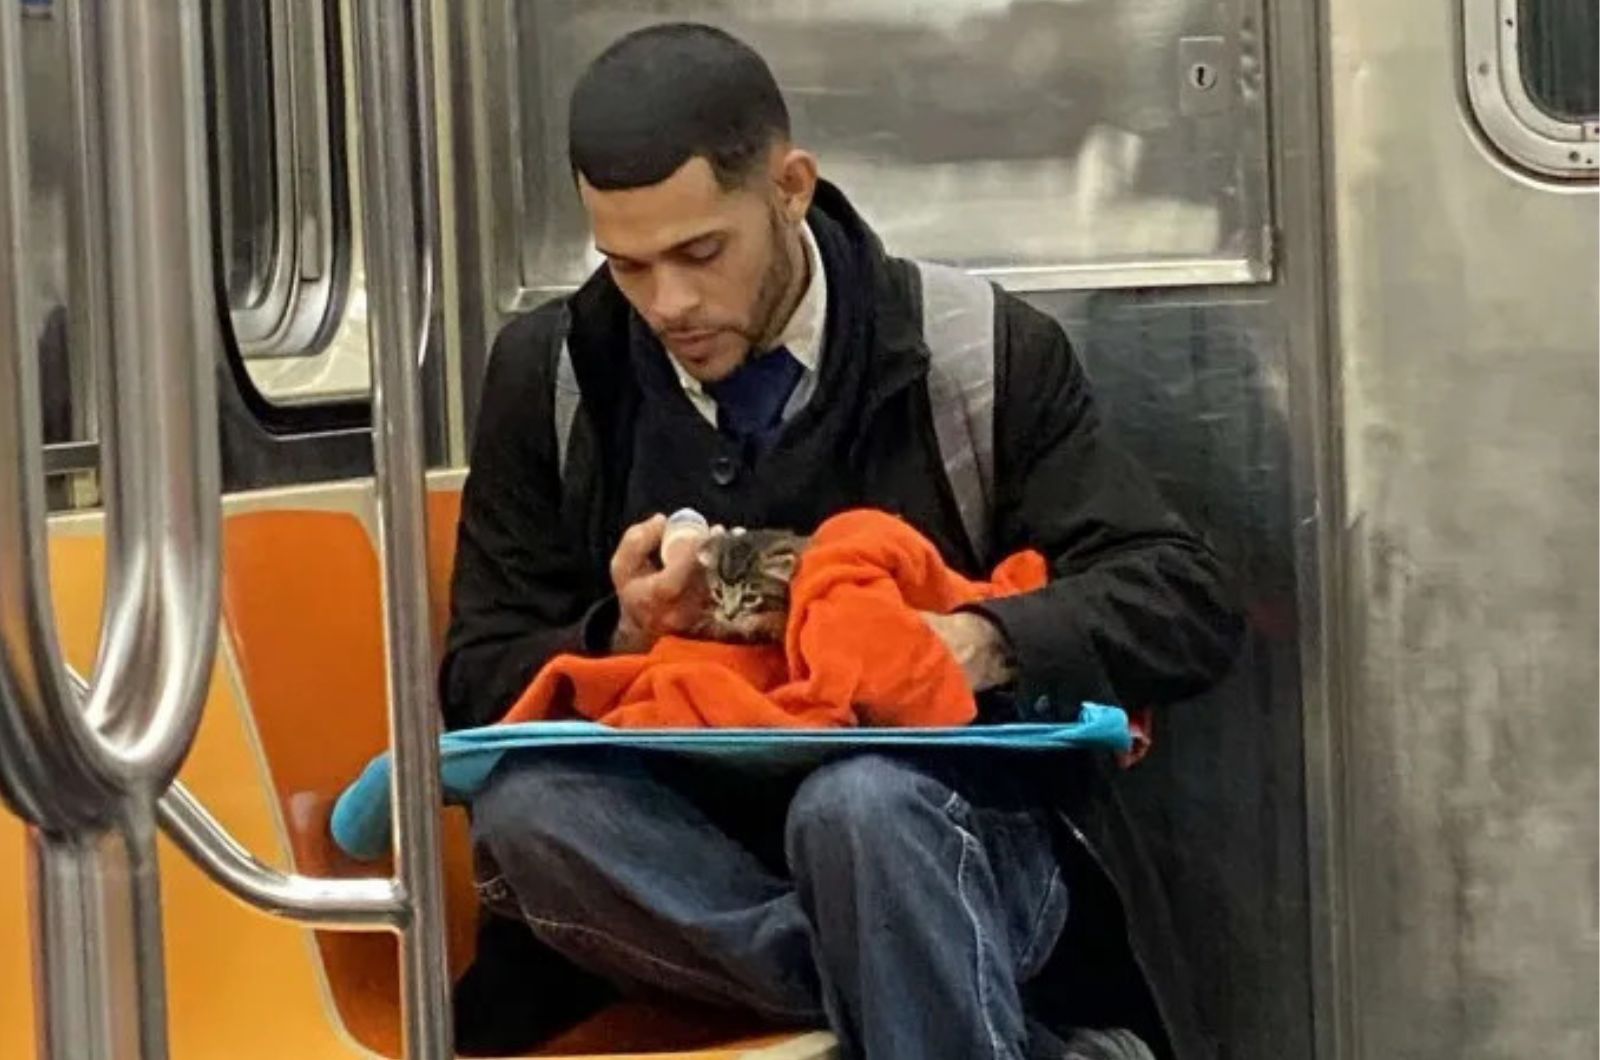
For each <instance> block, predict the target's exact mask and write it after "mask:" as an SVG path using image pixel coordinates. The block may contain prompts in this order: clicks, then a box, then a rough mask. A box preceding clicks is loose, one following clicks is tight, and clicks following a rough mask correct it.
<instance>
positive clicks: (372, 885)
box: [156, 780, 406, 931]
mask: <svg viewBox="0 0 1600 1060" xmlns="http://www.w3.org/2000/svg"><path fill="white" fill-rule="evenodd" d="M156 809H157V812H158V814H159V816H160V821H161V830H162V831H164V832H166V833H167V837H168V838H169V839H171V840H172V841H173V842H174V843H176V844H177V846H178V848H179V849H180V850H182V851H183V852H184V853H185V854H187V855H188V857H189V860H190V861H192V862H194V864H195V865H196V866H198V867H199V868H200V870H201V871H203V872H204V873H205V874H206V875H207V876H209V877H210V878H211V879H212V880H213V881H215V882H216V883H217V884H219V885H220V886H221V887H222V888H223V889H224V890H226V891H228V892H229V893H230V894H232V895H233V896H234V897H235V898H238V899H239V900H240V901H242V902H244V903H245V904H247V905H250V906H253V907H255V908H256V909H259V910H261V911H262V912H264V913H271V914H272V915H274V916H279V917H283V918H284V919H286V920H293V921H295V922H297V923H301V924H309V925H312V926H315V927H325V928H339V929H341V930H346V931H388V930H394V929H395V928H397V927H398V926H399V925H400V924H401V922H402V920H403V918H404V916H405V909H406V905H405V899H404V897H403V895H402V894H401V891H400V888H399V885H398V884H396V882H395V881H394V880H392V879H388V878H364V879H319V878H317V877H314V876H301V875H299V874H298V873H289V872H282V871H280V870H278V869H275V868H273V867H272V866H270V865H267V864H265V863H263V862H262V861H260V860H259V859H258V858H256V856H255V855H254V854H252V853H250V851H248V850H246V849H245V848H244V847H243V846H242V845H240V843H239V842H238V841H237V840H235V839H234V838H233V837H232V836H231V835H229V834H228V833H227V831H226V830H225V829H224V828H223V827H222V825H221V824H220V823H219V822H218V821H217V819H216V818H215V817H213V816H211V814H210V812H209V811H207V810H206V808H205V807H204V806H202V805H201V804H200V802H199V801H198V800H197V799H196V798H195V797H194V796H193V795H191V794H190V793H189V791H188V789H186V788H185V787H184V786H183V784H182V783H181V782H180V781H176V780H175V781H173V782H172V786H171V787H169V788H168V789H167V790H166V792H165V793H164V794H163V795H162V796H161V801H160V802H159V803H157V806H156Z"/></svg>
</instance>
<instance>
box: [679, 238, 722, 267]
mask: <svg viewBox="0 0 1600 1060" xmlns="http://www.w3.org/2000/svg"><path fill="white" fill-rule="evenodd" d="M721 253H722V240H720V239H707V240H704V241H702V242H699V243H691V244H690V245H689V246H687V247H684V248H683V256H684V257H685V258H688V259H689V260H690V261H692V262H694V263H695V264H696V265H705V264H706V263H708V262H710V261H711V260H712V259H714V258H715V257H716V256H717V255H718V254H721Z"/></svg>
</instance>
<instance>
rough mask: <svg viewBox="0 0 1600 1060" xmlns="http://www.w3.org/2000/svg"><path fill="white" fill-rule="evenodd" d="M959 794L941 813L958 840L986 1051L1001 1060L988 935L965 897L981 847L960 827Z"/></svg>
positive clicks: (960, 893) (961, 893)
mask: <svg viewBox="0 0 1600 1060" xmlns="http://www.w3.org/2000/svg"><path fill="white" fill-rule="evenodd" d="M962 801H963V800H962V798H961V795H960V794H959V793H952V794H951V795H950V798H949V800H947V801H946V802H945V804H944V811H943V812H944V814H945V816H946V817H947V818H949V820H950V823H951V825H952V826H953V827H954V828H955V830H956V832H957V834H958V835H959V836H960V837H961V857H960V858H959V859H958V860H957V862H956V895H957V897H959V898H960V899H961V908H962V910H964V911H965V912H966V914H967V920H968V922H969V923H971V924H972V937H973V942H974V944H975V950H974V952H973V955H972V957H973V960H972V964H973V972H974V977H975V978H976V979H977V992H978V1011H979V1012H981V1013H983V1029H984V1032H985V1033H986V1034H988V1036H989V1052H990V1055H991V1056H993V1057H994V1058H995V1060H1002V1058H1001V1049H1000V1036H999V1035H998V1034H997V1033H995V1029H994V1021H993V1019H992V1017H991V1014H990V1012H989V997H988V994H989V991H988V989H987V986H988V976H986V975H985V974H984V968H983V953H984V949H985V948H986V947H987V946H988V936H987V935H985V934H984V932H983V922H982V921H981V920H979V919H978V914H977V911H976V910H975V909H973V908H972V900H971V899H970V898H969V897H968V896H967V860H968V856H969V855H971V854H974V853H977V854H982V852H983V848H982V847H981V846H980V845H979V843H978V838H977V837H976V836H974V835H973V834H972V833H971V832H969V831H967V830H966V829H965V828H963V827H962V826H961V824H960V822H958V821H957V820H956V819H955V817H954V816H952V811H953V810H954V809H955V808H956V806H957V805H958V804H960V803H961V802H962Z"/></svg>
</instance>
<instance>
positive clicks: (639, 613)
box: [611, 515, 705, 653]
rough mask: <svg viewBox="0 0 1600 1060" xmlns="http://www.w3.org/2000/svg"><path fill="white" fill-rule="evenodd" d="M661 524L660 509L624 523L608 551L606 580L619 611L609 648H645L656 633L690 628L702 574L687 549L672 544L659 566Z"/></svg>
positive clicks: (696, 616) (700, 606)
mask: <svg viewBox="0 0 1600 1060" xmlns="http://www.w3.org/2000/svg"><path fill="white" fill-rule="evenodd" d="M666 528H667V517H666V516H664V515H656V516H652V517H651V518H649V519H646V520H645V521H644V522H642V523H636V524H634V525H633V526H630V527H629V528H628V531H627V532H626V533H625V534H623V535H622V542H621V543H620V544H619V545H617V553H616V555H615V556H613V557H611V584H612V586H613V587H614V588H615V589H616V591H617V603H618V604H619V605H620V612H621V618H620V619H619V620H618V622H617V632H616V634H615V635H614V636H613V637H612V638H611V650H612V651H614V652H619V653H634V652H643V651H648V650H649V649H650V646H651V645H652V644H654V643H655V642H656V641H657V640H658V639H660V638H661V637H664V636H667V635H669V634H674V633H687V632H689V631H690V630H692V629H693V628H694V626H695V624H696V623H697V622H698V621H699V620H700V616H701V614H702V613H703V612H704V611H705V580H704V579H703V578H702V577H701V576H700V564H699V561H698V560H697V559H696V558H695V555H694V552H693V550H677V551H678V554H677V556H676V557H675V558H674V560H673V562H672V564H671V565H669V566H667V567H662V566H661V563H660V550H661V536H662V534H663V533H664V532H665V531H666Z"/></svg>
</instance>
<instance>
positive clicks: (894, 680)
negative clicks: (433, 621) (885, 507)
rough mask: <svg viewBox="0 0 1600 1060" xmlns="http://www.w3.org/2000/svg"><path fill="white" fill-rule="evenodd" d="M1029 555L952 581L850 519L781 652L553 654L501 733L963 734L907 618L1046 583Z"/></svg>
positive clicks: (673, 648)
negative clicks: (543, 726)
mask: <svg viewBox="0 0 1600 1060" xmlns="http://www.w3.org/2000/svg"><path fill="white" fill-rule="evenodd" d="M1047 574H1048V571H1047V568H1046V565H1045V560H1044V557H1043V556H1042V555H1040V554H1039V553H1037V552H1031V551H1030V552H1020V553H1018V554H1017V555H1015V556H1012V557H1010V558H1009V559H1007V560H1006V561H1005V562H1004V563H1002V564H1000V566H999V567H998V568H997V569H996V570H995V572H994V574H993V576H992V578H991V579H990V580H989V581H987V582H976V581H972V580H970V579H967V578H964V577H962V576H961V575H960V574H957V573H956V572H955V571H952V570H951V569H950V568H949V567H947V566H945V564H944V561H943V560H942V559H941V558H940V557H939V553H938V550H937V549H935V548H934V546H933V545H932V543H930V542H929V541H928V540H927V539H926V538H924V537H923V536H922V535H921V534H919V533H918V532H917V531H916V530H914V529H912V528H911V527H910V526H909V525H907V524H906V523H904V522H902V521H901V520H899V519H897V518H895V517H894V516H892V515H888V514H886V513H884V512H878V511H870V510H859V511H851V512H846V513H844V514H842V515H838V516H835V517H834V518H832V519H830V520H828V521H827V522H826V523H824V524H823V525H822V526H821V527H819V528H818V530H817V532H816V534H815V535H813V537H812V540H811V546H810V547H809V548H808V549H807V550H806V552H805V554H804V555H803V556H802V557H801V561H800V569H799V570H798V571H797V572H796V574H795V578H794V582H793V584H792V585H791V588H790V608H789V625H788V630H787V633H786V635H785V642H784V643H783V644H782V645H776V644H773V645H734V644H716V643H710V642H707V641H697V640H688V639H684V638H678V637H667V638H664V639H662V640H660V641H658V642H657V643H656V645H655V647H654V648H653V649H652V650H651V651H650V652H649V653H647V654H644V655H617V656H611V657H608V658H601V659H591V658H582V657H579V656H574V655H563V656H560V657H558V658H555V659H553V660H551V661H550V662H549V663H548V664H547V665H546V666H545V667H544V669H543V670H541V671H540V672H539V674H538V676H537V677H535V679H534V681H533V683H532V684H531V685H530V686H529V687H528V690H527V691H526V692H524V693H523V695H522V698H521V699H519V700H518V701H517V703H516V704H515V705H514V706H513V707H512V708H511V712H510V713H509V714H508V715H506V718H505V721H507V722H526V721H544V720H550V719H557V718H573V717H577V718H585V719H588V720H590V721H598V722H601V723H603V724H606V725H611V726H615V727H618V728H630V729H683V728H718V729H724V728H741V729H757V728H769V729H780V728H838V727H845V726H853V725H864V726H902V727H928V728H935V727H941V726H955V725H966V724H967V723H969V722H971V721H972V720H973V719H974V718H975V717H976V716H977V706H976V703H975V702H974V699H973V695H972V692H971V690H970V689H969V688H968V687H967V681H966V678H965V676H964V675H963V674H962V671H961V666H960V665H959V664H958V663H957V662H956V660H955V657H954V656H952V655H951V654H950V652H949V651H948V650H947V649H946V648H945V646H944V642H943V641H941V640H940V639H939V637H938V635H937V634H935V633H934V632H933V630H932V629H930V628H929V626H928V624H927V623H926V622H925V621H924V620H923V619H922V617H921V615H919V614H918V612H919V611H932V612H936V613H941V614H943V613H947V612H950V611H953V610H955V609H956V608H959V607H961V606H963V605H966V604H972V603H976V602H978V601H980V600H987V599H992V598H994V597H997V596H1005V595H1009V594H1013V593H1022V592H1027V591H1029V590H1032V589H1037V588H1039V587H1041V586H1043V585H1044V584H1045V579H1046V577H1047Z"/></svg>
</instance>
